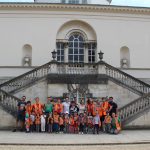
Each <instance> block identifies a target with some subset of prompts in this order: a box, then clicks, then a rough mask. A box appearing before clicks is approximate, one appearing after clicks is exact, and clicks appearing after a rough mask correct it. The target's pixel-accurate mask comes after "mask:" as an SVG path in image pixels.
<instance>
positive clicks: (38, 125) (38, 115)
mask: <svg viewBox="0 0 150 150" xmlns="http://www.w3.org/2000/svg"><path fill="white" fill-rule="evenodd" d="M40 120H41V117H40V114H37V115H36V117H35V126H36V132H40V124H41V122H40Z"/></svg>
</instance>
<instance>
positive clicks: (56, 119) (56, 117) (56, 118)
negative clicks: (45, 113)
mask: <svg viewBox="0 0 150 150" xmlns="http://www.w3.org/2000/svg"><path fill="white" fill-rule="evenodd" d="M53 118H54V123H59V115H55V114H54V115H53Z"/></svg>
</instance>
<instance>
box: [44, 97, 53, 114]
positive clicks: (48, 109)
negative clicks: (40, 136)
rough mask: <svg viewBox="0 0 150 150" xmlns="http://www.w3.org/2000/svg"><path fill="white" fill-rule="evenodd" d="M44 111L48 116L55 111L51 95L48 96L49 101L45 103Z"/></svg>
mask: <svg viewBox="0 0 150 150" xmlns="http://www.w3.org/2000/svg"><path fill="white" fill-rule="evenodd" d="M44 111H45V115H46V116H47V117H48V116H49V113H52V112H53V104H52V98H51V97H47V103H46V104H45V105H44Z"/></svg>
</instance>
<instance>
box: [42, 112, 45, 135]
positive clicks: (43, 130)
mask: <svg viewBox="0 0 150 150" xmlns="http://www.w3.org/2000/svg"><path fill="white" fill-rule="evenodd" d="M45 118H46V116H45V115H44V114H42V115H41V132H45V124H46V120H45Z"/></svg>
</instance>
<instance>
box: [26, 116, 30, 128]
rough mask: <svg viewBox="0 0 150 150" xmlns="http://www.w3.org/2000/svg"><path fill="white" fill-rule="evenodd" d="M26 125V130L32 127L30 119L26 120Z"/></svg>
mask: <svg viewBox="0 0 150 150" xmlns="http://www.w3.org/2000/svg"><path fill="white" fill-rule="evenodd" d="M25 125H26V128H29V127H30V118H28V119H26V120H25Z"/></svg>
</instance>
